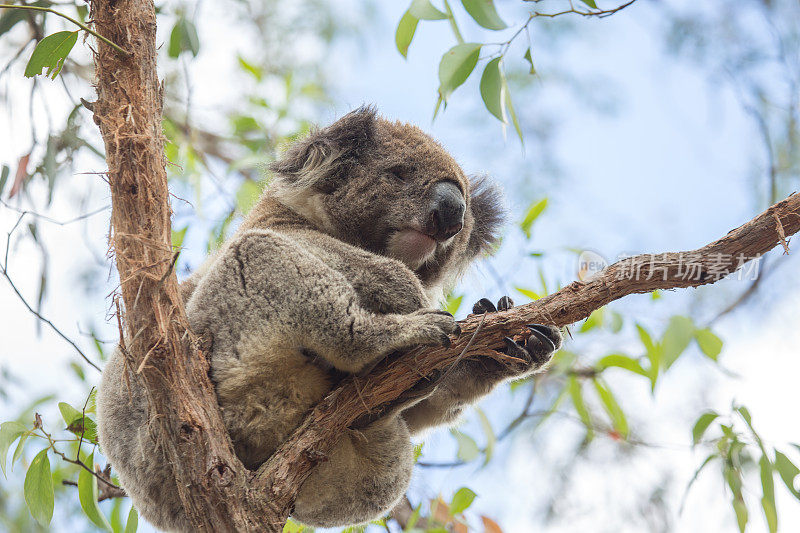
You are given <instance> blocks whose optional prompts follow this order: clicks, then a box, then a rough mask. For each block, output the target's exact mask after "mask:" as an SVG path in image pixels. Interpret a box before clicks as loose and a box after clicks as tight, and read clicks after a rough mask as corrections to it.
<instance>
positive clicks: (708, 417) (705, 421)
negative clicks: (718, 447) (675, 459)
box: [692, 411, 719, 446]
mask: <svg viewBox="0 0 800 533" xmlns="http://www.w3.org/2000/svg"><path fill="white" fill-rule="evenodd" d="M718 417H719V415H718V414H717V413H715V412H714V411H709V412H707V413H703V414H702V415H700V417H699V418H698V419H697V421H696V422H695V423H694V427H692V445H694V446H696V445H697V444H699V443H700V440H701V439H702V438H703V435H705V432H706V430H707V429H708V426H710V425H711V422H713V421H714V420H716V419H717V418H718Z"/></svg>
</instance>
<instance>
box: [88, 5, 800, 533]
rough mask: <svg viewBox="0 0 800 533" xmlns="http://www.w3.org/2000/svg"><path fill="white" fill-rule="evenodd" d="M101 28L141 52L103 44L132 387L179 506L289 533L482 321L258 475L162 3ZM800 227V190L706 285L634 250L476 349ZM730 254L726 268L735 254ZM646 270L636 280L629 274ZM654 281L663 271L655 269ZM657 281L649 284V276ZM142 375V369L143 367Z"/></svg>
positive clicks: (740, 240)
mask: <svg viewBox="0 0 800 533" xmlns="http://www.w3.org/2000/svg"><path fill="white" fill-rule="evenodd" d="M91 7H92V12H91V18H92V19H93V20H94V21H95V26H96V28H97V30H98V31H99V32H100V33H101V34H102V35H105V36H107V37H108V38H109V39H111V40H112V41H114V42H116V43H118V44H120V45H122V46H124V47H125V48H126V49H128V50H130V51H131V52H132V56H131V57H130V58H126V57H123V56H121V55H120V54H118V53H116V52H115V51H114V49H112V48H111V47H109V46H108V45H106V44H105V43H102V42H100V43H97V47H98V48H97V50H98V51H97V54H96V56H95V66H96V78H97V94H98V100H97V103H96V104H95V105H94V113H95V121H96V122H97V124H98V125H99V126H100V131H101V133H102V135H103V140H104V142H105V148H106V159H107V163H108V181H109V185H110V188H111V199H112V205H113V209H112V215H111V224H112V230H113V233H112V238H111V241H112V246H113V249H114V252H115V254H116V260H117V268H118V270H119V275H120V280H121V282H120V286H121V292H122V299H123V301H124V303H125V326H126V336H127V339H128V340H127V343H125V344H123V345H122V346H123V348H122V349H123V351H124V353H125V354H126V359H127V361H128V367H129V372H130V378H131V379H141V380H142V381H143V383H144V385H145V389H146V394H147V398H148V401H149V403H150V406H151V410H152V412H154V413H157V414H156V415H155V416H154V417H153V424H152V425H151V430H152V433H153V437H154V438H155V439H156V442H157V443H158V444H159V445H160V446H161V448H162V449H163V451H164V454H165V456H166V458H167V460H168V461H169V463H170V464H171V465H172V467H173V469H174V474H175V477H176V480H177V486H178V490H179V493H180V498H181V501H182V502H183V504H184V507H185V509H186V512H187V515H188V517H189V518H190V520H191V521H192V522H193V523H194V524H195V526H196V527H197V529H198V530H199V531H214V532H217V531H271V532H280V531H282V529H283V524H284V522H285V520H286V517H287V516H288V515H289V513H290V512H291V509H292V505H293V502H294V499H295V497H296V495H297V491H298V489H299V488H300V486H301V484H302V483H303V481H304V480H305V479H306V477H307V476H308V474H309V472H310V471H311V469H312V468H313V467H314V466H315V465H316V464H317V463H319V462H320V461H322V460H324V459H325V457H326V454H327V453H328V452H329V451H330V450H331V449H332V447H333V446H334V444H335V443H336V440H337V438H338V436H339V434H340V433H341V432H342V431H343V430H344V428H346V427H347V426H348V425H350V424H352V423H353V421H355V420H357V419H358V418H359V417H361V416H364V415H365V414H367V413H368V412H373V413H374V412H379V411H380V409H381V407H382V406H384V405H385V404H386V403H387V402H390V401H392V400H394V399H396V398H397V397H399V396H400V394H402V393H403V392H404V391H406V390H408V389H410V388H411V387H413V386H414V385H415V384H416V383H417V382H418V381H419V380H420V379H421V377H423V376H429V375H433V374H435V373H436V372H440V371H443V370H445V369H446V368H448V366H449V365H451V364H452V363H453V362H454V361H455V360H456V359H458V358H459V356H460V355H461V352H462V351H464V349H465V347H467V345H468V343H469V341H470V338H471V337H472V336H473V333H474V332H475V330H476V329H477V328H478V324H479V323H480V321H481V317H475V316H472V317H468V318H467V319H466V320H464V321H463V322H461V327H462V331H463V333H462V335H461V336H459V338H458V339H455V340H454V342H453V345H452V346H451V347H450V348H418V349H415V350H412V351H410V352H408V353H406V354H404V355H402V356H401V357H400V358H398V359H397V360H395V361H393V362H390V363H385V364H383V365H380V366H378V367H377V368H376V369H375V370H373V372H372V373H371V374H370V375H369V376H367V377H366V378H355V377H354V378H351V379H350V380H348V381H346V382H345V383H344V384H342V385H341V386H340V387H339V388H337V389H335V390H334V391H332V392H331V393H330V394H328V396H327V397H326V398H325V399H323V401H322V402H320V404H319V405H317V406H316V407H315V408H314V409H313V410H312V412H311V413H310V414H309V415H308V416H307V417H306V420H305V421H304V422H303V424H302V425H301V427H300V428H298V429H297V430H296V431H295V433H294V434H293V435H292V437H291V438H290V439H289V440H288V441H287V442H286V443H284V445H283V446H282V447H281V448H280V449H279V450H278V452H276V454H275V455H274V456H273V457H272V458H271V459H270V460H269V461H268V462H267V463H265V464H264V465H263V466H262V467H261V468H260V469H259V470H258V472H255V473H254V472H250V471H248V470H246V469H245V467H244V466H243V465H242V463H241V462H240V461H239V460H238V459H237V458H236V456H235V454H234V452H233V448H232V446H231V442H230V439H229V438H228V435H227V432H226V430H225V426H224V424H223V422H222V418H221V416H220V411H219V407H218V405H217V400H216V395H215V394H214V389H213V387H212V385H211V382H210V380H209V378H208V363H207V361H206V359H205V357H204V356H203V354H202V352H201V351H200V350H199V349H198V348H197V343H196V341H195V339H194V337H193V336H192V334H191V332H190V331H189V328H188V322H187V319H186V314H185V311H184V309H183V304H182V301H181V299H180V297H179V296H178V284H177V280H176V278H175V273H174V272H173V269H172V261H173V253H172V249H171V243H170V235H171V234H170V214H171V211H170V206H169V191H168V189H167V177H166V172H165V170H164V151H163V140H162V132H161V120H162V117H161V106H162V98H163V92H162V87H161V84H160V82H159V80H158V76H157V72H156V42H155V35H156V17H155V8H154V6H153V2H152V0H116V1H115V0H92V5H91ZM798 230H800V195H797V194H793V195H792V196H790V197H789V198H787V199H786V200H784V201H782V202H780V203H778V204H776V205H774V206H772V207H771V208H769V209H768V210H767V211H766V212H765V213H763V214H761V215H759V216H758V217H756V218H755V219H753V220H752V221H750V222H748V223H747V224H745V225H743V226H741V227H740V228H737V229H735V230H733V231H732V232H730V233H729V234H728V235H726V236H725V237H723V238H722V239H720V240H718V241H716V242H714V243H711V244H709V245H707V246H704V247H703V248H700V249H698V250H695V251H693V252H686V253H685V254H687V255H691V257H692V262H693V263H694V264H699V265H700V266H699V270H698V272H699V277H698V279H685V278H686V276H685V275H684V274H685V273H684V272H683V271H682V268H683V269H685V268H686V265H685V264H684V263H683V261H682V259H681V257H680V256H679V255H678V254H675V253H671V254H660V255H659V256H656V257H655V260H654V259H653V257H652V256H636V257H633V258H629V259H626V260H623V261H620V262H618V263H615V264H614V265H611V266H610V267H609V268H608V269H606V270H605V271H604V272H603V273H602V274H601V275H600V276H599V277H597V278H595V279H593V280H591V281H588V282H585V283H582V282H575V283H572V284H571V285H569V286H567V287H565V288H564V289H562V290H560V291H558V292H557V293H555V294H552V295H550V296H548V297H546V298H542V299H541V300H538V301H536V302H534V303H531V304H527V305H523V306H520V307H517V308H514V309H511V310H509V311H505V312H501V313H495V314H492V315H491V316H490V317H486V319H485V322H484V324H483V325H482V327H481V330H480V332H479V334H478V335H477V336H476V338H475V342H474V343H473V344H472V345H471V346H469V349H468V350H466V352H465V355H466V356H470V357H480V356H489V357H495V358H497V357H502V356H501V354H499V353H498V352H496V351H495V350H496V349H498V348H500V347H501V346H502V344H503V341H502V339H503V337H504V336H512V337H513V336H522V335H523V334H525V333H526V332H527V329H526V328H525V324H528V323H531V322H544V323H549V324H555V325H558V326H564V325H567V324H571V323H573V322H576V321H578V320H581V319H583V318H586V317H587V316H589V314H590V313H591V312H592V311H594V310H595V309H598V308H599V307H602V306H603V305H605V304H607V303H609V302H611V301H613V300H616V299H618V298H621V297H623V296H625V295H628V294H632V293H642V292H650V291H653V290H656V289H672V288H678V287H694V286H699V285H704V284H707V283H713V282H714V281H716V278H715V277H714V276H713V275H711V273H712V272H713V271H714V269H719V268H720V267H723V268H725V267H727V268H728V269H729V270H733V269H734V268H735V267H736V266H738V264H739V259H738V258H739V256H740V254H743V255H744V256H745V257H747V258H752V257H756V256H758V255H760V254H763V253H765V252H767V251H769V250H770V249H772V248H773V247H775V246H776V245H778V244H779V243H780V244H783V245H784V248H785V249H787V248H786V247H787V244H786V238H787V237H788V236H791V235H793V234H794V233H796V232H797V231H798ZM721 258H729V259H727V262H726V260H725V259H723V260H722V261H721ZM636 271H638V272H640V275H639V276H638V277H637V278H635V279H627V276H626V275H625V273H626V272H636ZM651 274H652V275H651ZM648 277H651V278H652V279H647V278H648ZM140 367H141V372H140V373H137V372H136V371H135V369H139V368H140Z"/></svg>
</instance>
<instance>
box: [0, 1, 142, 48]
mask: <svg viewBox="0 0 800 533" xmlns="http://www.w3.org/2000/svg"><path fill="white" fill-rule="evenodd" d="M0 9H27V10H30V11H42V12H44V13H52V14H53V15H57V16H59V17H61V18H65V19H67V20H68V21H70V22H72V23H73V24H75V25H77V26H78V27H79V28H80V29H82V30H83V31H85V32H88V33H91V34H92V35H94V36H95V37H97V38H98V39H100V40H101V41H103V42H104V43H106V44H107V45H108V46H110V47H112V48H113V49H114V50H116V51H117V52H119V53H120V54H122V55H124V56H126V57H130V56H131V55H133V54H131V53H130V52H129V51H128V50H125V49H124V48H122V47H121V46H120V45H118V44H116V43H114V42H113V41H111V40H109V39H106V38H105V37H103V36H102V35H100V34H99V33H97V32H96V31H94V30H93V29H91V28H90V27H89V26H87V25H86V24H84V23H83V22H81V21H79V20H77V19H74V18H72V17H70V16H69V15H65V14H64V13H60V12H58V11H56V10H55V9H51V8H49V7H39V6H17V5H11V4H0Z"/></svg>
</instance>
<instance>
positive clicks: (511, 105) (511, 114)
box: [504, 87, 525, 144]
mask: <svg viewBox="0 0 800 533" xmlns="http://www.w3.org/2000/svg"><path fill="white" fill-rule="evenodd" d="M504 92H505V100H506V109H507V110H508V116H509V117H511V123H512V124H513V125H514V131H516V132H517V137H519V141H520V142H521V143H523V144H524V143H525V140H524V139H523V137H522V128H521V127H520V125H519V120H518V119H517V112H516V111H514V103H513V102H512V101H511V91H509V90H508V88H507V87H506V90H505V91H504Z"/></svg>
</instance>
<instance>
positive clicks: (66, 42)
mask: <svg viewBox="0 0 800 533" xmlns="http://www.w3.org/2000/svg"><path fill="white" fill-rule="evenodd" d="M78 31H79V30H76V31H59V32H56V33H53V34H51V35H48V36H47V37H45V38H44V39H42V40H41V41H39V44H37V45H36V48H34V49H33V53H32V54H31V58H30V59H29V60H28V64H27V66H26V67H25V76H26V77H28V78H32V77H34V76H38V75H39V74H41V73H42V70H44V69H47V71H46V72H45V76H47V77H49V78H50V79H53V80H54V79H56V76H58V73H59V72H61V68H62V67H63V66H64V61H65V60H66V59H67V56H68V55H69V53H70V52H71V51H72V48H73V47H74V46H75V43H77V42H78Z"/></svg>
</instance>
